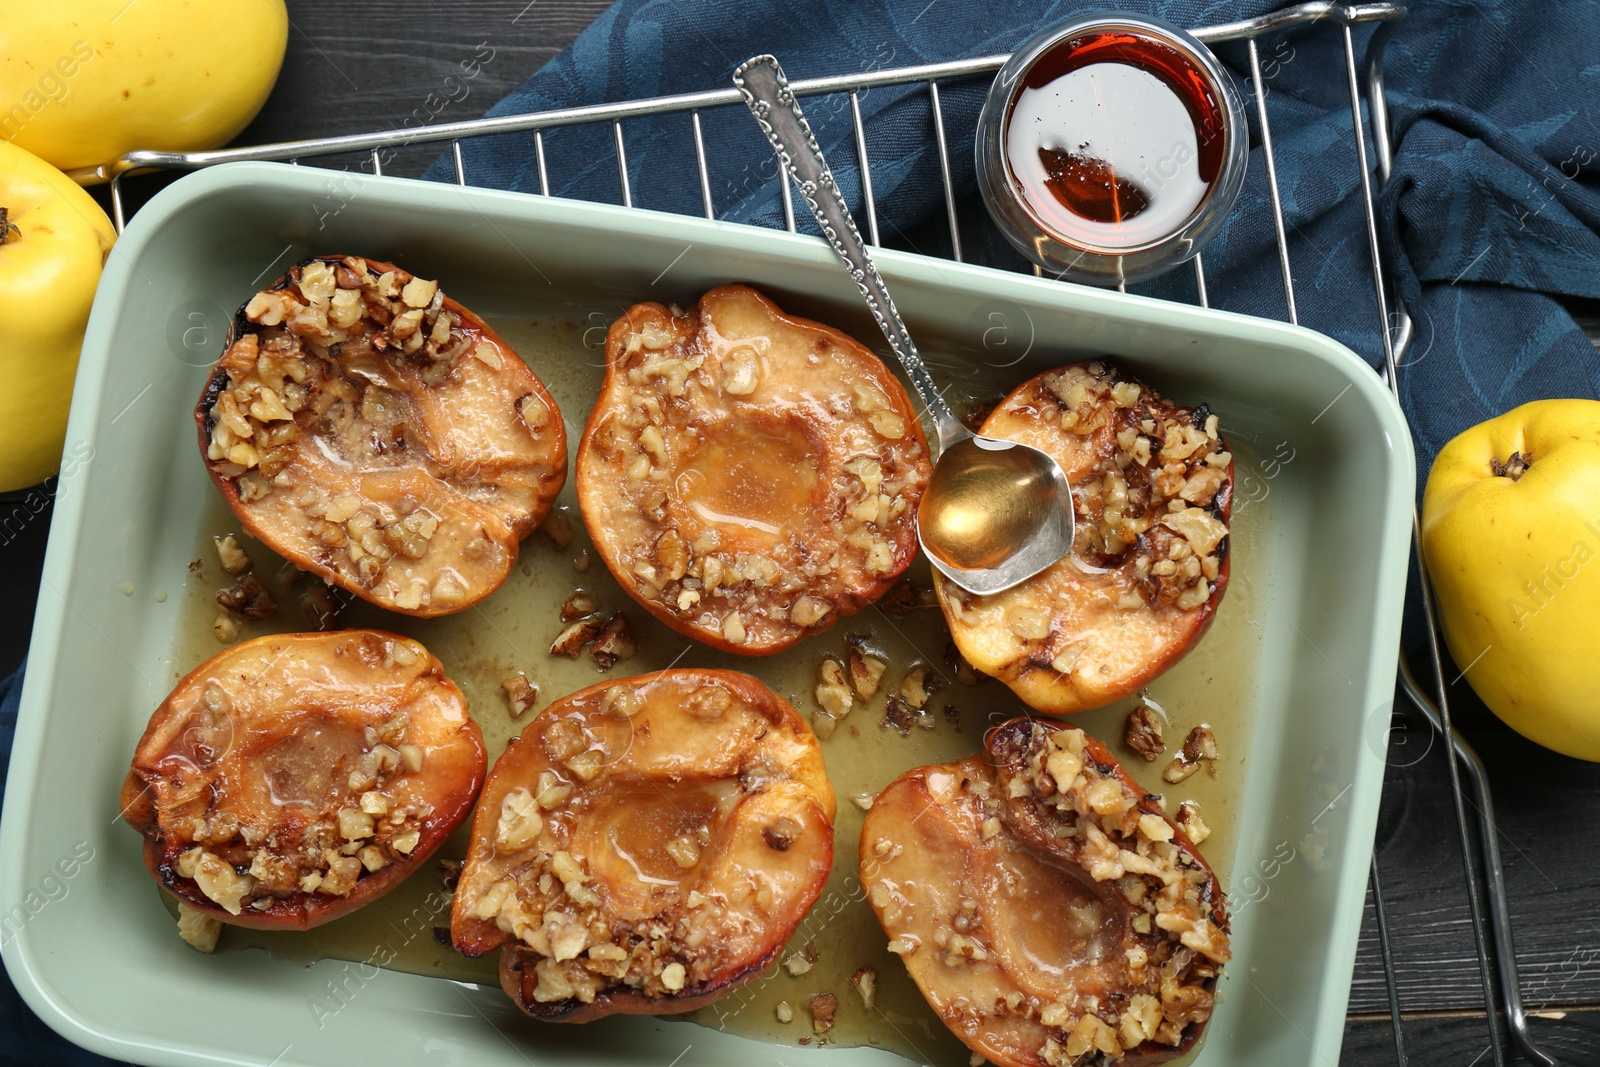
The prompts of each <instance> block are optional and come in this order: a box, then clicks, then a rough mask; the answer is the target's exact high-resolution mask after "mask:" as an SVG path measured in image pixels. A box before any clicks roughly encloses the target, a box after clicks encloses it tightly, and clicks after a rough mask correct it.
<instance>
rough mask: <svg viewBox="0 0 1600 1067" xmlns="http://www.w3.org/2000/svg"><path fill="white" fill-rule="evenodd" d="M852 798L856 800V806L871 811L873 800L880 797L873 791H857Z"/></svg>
mask: <svg viewBox="0 0 1600 1067" xmlns="http://www.w3.org/2000/svg"><path fill="white" fill-rule="evenodd" d="M850 799H851V800H852V801H854V802H855V806H856V807H858V808H860V809H861V810H862V811H871V810H872V802H873V801H874V800H877V799H878V798H877V797H876V796H875V795H873V794H872V793H857V794H856V795H855V796H853V797H851V798H850Z"/></svg>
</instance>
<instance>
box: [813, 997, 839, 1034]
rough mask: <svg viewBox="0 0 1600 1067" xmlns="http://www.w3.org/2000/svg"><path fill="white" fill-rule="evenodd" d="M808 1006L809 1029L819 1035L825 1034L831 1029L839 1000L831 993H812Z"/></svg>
mask: <svg viewBox="0 0 1600 1067" xmlns="http://www.w3.org/2000/svg"><path fill="white" fill-rule="evenodd" d="M809 1004H810V1006H811V1029H813V1030H815V1031H816V1032H817V1033H819V1034H825V1033H827V1032H828V1031H829V1030H831V1029H833V1016H834V1013H835V1012H836V1011H838V1010H839V998H838V997H836V996H834V995H833V994H832V993H813V994H812V996H811V1000H810V1001H809Z"/></svg>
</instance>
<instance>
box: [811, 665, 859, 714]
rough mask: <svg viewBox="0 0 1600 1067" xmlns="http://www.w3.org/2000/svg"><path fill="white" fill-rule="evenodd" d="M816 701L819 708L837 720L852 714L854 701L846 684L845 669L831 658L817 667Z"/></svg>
mask: <svg viewBox="0 0 1600 1067" xmlns="http://www.w3.org/2000/svg"><path fill="white" fill-rule="evenodd" d="M816 699H817V706H818V707H820V708H821V709H822V710H823V711H825V712H826V713H827V714H829V715H831V716H832V717H833V718H835V719H842V718H844V717H845V716H846V715H848V714H850V708H851V705H852V704H853V701H852V700H851V697H850V686H849V685H848V684H847V683H846V682H845V677H844V667H843V666H842V665H841V664H840V663H839V661H838V660H836V659H834V658H833V657H831V656H830V657H828V658H826V659H824V660H823V661H822V663H821V664H819V665H818V667H817V689H816Z"/></svg>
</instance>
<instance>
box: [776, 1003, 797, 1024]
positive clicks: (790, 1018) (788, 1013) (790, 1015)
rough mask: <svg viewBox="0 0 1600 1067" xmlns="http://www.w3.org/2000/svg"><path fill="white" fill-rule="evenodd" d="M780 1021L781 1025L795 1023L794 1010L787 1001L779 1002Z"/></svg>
mask: <svg viewBox="0 0 1600 1067" xmlns="http://www.w3.org/2000/svg"><path fill="white" fill-rule="evenodd" d="M778 1021H779V1022H780V1023H792V1022H794V1009H793V1008H791V1007H789V1002H788V1001H787V1000H780V1001H778Z"/></svg>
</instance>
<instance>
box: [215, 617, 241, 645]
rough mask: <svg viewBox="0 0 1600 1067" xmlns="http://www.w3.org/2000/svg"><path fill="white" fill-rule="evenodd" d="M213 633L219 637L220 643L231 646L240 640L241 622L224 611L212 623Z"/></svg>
mask: <svg viewBox="0 0 1600 1067" xmlns="http://www.w3.org/2000/svg"><path fill="white" fill-rule="evenodd" d="M211 632H212V633H214V634H216V635H217V640H218V641H221V642H222V643H223V644H225V645H231V644H233V643H234V642H235V641H237V640H239V620H237V619H235V618H234V617H233V616H232V615H229V614H228V613H227V612H226V611H224V612H222V613H221V614H220V615H218V616H217V617H216V619H215V620H214V621H213V622H212V623H211Z"/></svg>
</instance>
